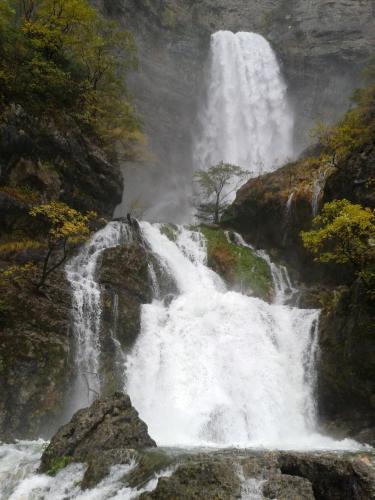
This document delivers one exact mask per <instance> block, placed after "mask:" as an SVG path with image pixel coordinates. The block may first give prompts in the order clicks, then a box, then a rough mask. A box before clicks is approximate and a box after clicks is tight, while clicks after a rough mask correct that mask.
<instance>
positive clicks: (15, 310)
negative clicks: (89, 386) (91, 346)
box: [0, 272, 73, 440]
mask: <svg viewBox="0 0 375 500" xmlns="http://www.w3.org/2000/svg"><path fill="white" fill-rule="evenodd" d="M1 299H2V302H1V305H2V308H0V386H1V390H0V440H11V439H14V438H18V439H22V438H30V437H37V436H40V435H44V436H48V435H49V433H50V432H53V431H55V430H56V427H57V426H58V425H59V422H60V415H61V412H62V408H63V405H64V401H65V394H66V392H67V389H68V386H69V382H70V380H71V376H72V369H73V360H72V351H71V349H72V342H71V340H72V339H71V332H70V308H71V298H70V290H69V286H68V283H67V282H66V279H65V276H64V273H63V272H59V273H57V274H55V275H54V276H53V279H52V280H51V283H50V287H49V289H48V293H46V294H41V295H38V294H36V293H35V290H34V289H30V288H28V287H27V286H23V287H22V288H15V289H10V290H8V293H7V296H6V297H4V295H2V297H1ZM4 307H5V309H4Z"/></svg>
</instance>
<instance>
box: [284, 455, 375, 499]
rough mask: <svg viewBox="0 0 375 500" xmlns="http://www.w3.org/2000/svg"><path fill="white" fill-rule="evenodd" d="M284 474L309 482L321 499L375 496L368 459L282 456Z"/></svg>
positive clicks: (373, 479)
mask: <svg viewBox="0 0 375 500" xmlns="http://www.w3.org/2000/svg"><path fill="white" fill-rule="evenodd" d="M278 463H279V467H280V470H281V472H282V473H283V474H290V475H293V476H299V477H304V478H306V479H308V480H309V481H310V482H311V484H312V486H313V490H314V495H315V498H316V499H317V500H351V499H358V500H368V499H369V498H374V496H375V471H374V468H373V467H372V466H370V465H369V459H368V458H366V457H365V456H364V457H363V460H361V459H359V458H355V459H347V458H343V457H338V456H337V455H335V454H313V453H295V454H294V453H281V454H280V456H279V460H278Z"/></svg>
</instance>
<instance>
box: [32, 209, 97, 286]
mask: <svg viewBox="0 0 375 500" xmlns="http://www.w3.org/2000/svg"><path fill="white" fill-rule="evenodd" d="M30 215H31V216H33V217H36V218H38V219H39V220H40V222H41V226H42V230H43V233H44V235H45V237H46V240H47V245H46V247H47V249H46V254H45V257H44V261H43V266H42V271H41V274H40V278H39V280H38V282H37V284H36V287H37V289H38V290H39V289H40V288H41V287H43V285H44V284H45V283H46V281H47V279H48V277H49V276H50V274H51V273H53V271H55V270H56V269H57V268H58V267H60V266H61V265H62V264H63V263H64V262H65V261H66V260H67V258H68V257H69V255H70V254H71V250H72V248H73V246H74V245H76V244H77V243H81V242H82V241H85V240H86V239H87V238H88V236H89V235H90V226H89V222H90V220H91V219H94V218H95V217H96V213H95V212H89V213H88V214H86V215H83V214H82V213H80V212H78V211H77V210H75V209H74V208H71V207H69V206H68V205H66V204H65V203H61V202H51V203H48V204H45V205H39V206H36V207H34V208H32V209H31V210H30Z"/></svg>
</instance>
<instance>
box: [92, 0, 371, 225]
mask: <svg viewBox="0 0 375 500" xmlns="http://www.w3.org/2000/svg"><path fill="white" fill-rule="evenodd" d="M94 3H95V4H96V5H97V6H99V7H100V8H101V9H103V11H104V12H105V13H106V14H107V15H109V16H112V17H114V18H116V19H118V20H120V22H121V23H122V25H123V26H124V27H125V28H126V29H130V30H131V31H132V32H133V33H134V35H135V38H136V41H137V45H138V49H139V60H140V68H139V72H138V73H137V74H135V75H134V76H133V77H132V79H131V81H130V85H129V87H130V91H131V93H132V94H133V95H134V98H135V102H136V105H137V108H138V111H139V113H140V115H141V118H142V120H143V124H144V128H145V131H146V133H147V135H148V138H149V148H148V153H147V155H148V157H147V159H146V160H145V161H144V162H143V166H142V169H140V168H134V169H129V168H128V170H127V172H128V176H127V181H128V182H127V185H128V191H127V192H126V193H125V194H126V203H125V206H126V205H128V204H129V202H130V201H131V199H137V198H138V196H139V195H140V198H141V204H142V207H143V211H145V212H146V214H147V216H148V217H149V218H156V219H158V218H159V219H173V220H177V221H178V220H179V219H180V218H182V216H183V213H184V209H185V206H186V204H188V203H189V189H188V184H189V182H190V179H191V172H192V148H193V143H194V133H195V131H196V130H197V122H196V120H197V116H198V112H199V109H200V107H201V106H202V105H203V102H202V92H203V89H204V86H205V76H206V75H205V69H206V63H207V58H208V54H209V44H210V35H211V34H212V33H214V32H216V31H217V30H221V29H228V30H232V31H241V30H242V31H255V32H258V33H260V34H262V35H264V36H265V37H266V38H267V39H268V40H269V41H270V42H271V44H272V46H273V48H274V50H275V51H276V52H277V54H278V56H279V60H280V62H281V65H282V70H283V74H284V76H285V78H286V81H287V83H288V87H289V95H290V99H291V102H292V104H293V106H294V109H295V113H296V138H295V140H296V151H300V150H301V149H302V148H303V147H305V146H306V145H307V144H308V143H309V141H310V137H309V130H310V129H311V127H312V126H313V124H314V122H315V121H316V119H318V118H320V119H323V120H324V121H328V122H334V121H336V120H337V118H338V117H339V116H340V115H341V114H343V112H344V111H345V109H346V108H347V107H348V105H349V97H350V95H351V94H352V91H353V89H355V88H357V87H358V86H359V85H360V84H361V71H362V69H363V67H364V66H365V65H366V62H367V61H368V59H369V57H370V55H371V52H372V49H373V46H374V43H375V16H374V13H375V12H374V11H375V6H374V3H373V2H372V1H371V0H362V1H357V0H351V1H349V0H338V1H335V2H332V1H329V0H317V1H314V2H311V1H310V0H201V1H196V0H128V1H125V0H116V1H113V0H95V2H94ZM150 155H151V156H150ZM140 184H142V187H141V188H140V187H139V186H140ZM151 207H152V209H151Z"/></svg>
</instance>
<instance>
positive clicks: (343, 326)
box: [318, 283, 375, 444]
mask: <svg viewBox="0 0 375 500" xmlns="http://www.w3.org/2000/svg"><path fill="white" fill-rule="evenodd" d="M329 297H330V301H328V299H326V300H327V302H326V303H325V307H324V309H323V312H322V315H321V319H320V327H319V337H320V339H319V346H320V356H319V361H318V404H319V413H320V418H321V421H322V423H323V424H324V426H325V427H326V429H327V431H328V432H329V433H331V434H333V435H335V434H336V435H338V436H341V437H344V436H350V437H355V438H356V439H359V440H360V441H361V442H364V443H367V444H375V434H374V430H373V429H374V414H375V380H374V375H373V374H374V373H375V349H374V342H375V335H374V333H375V326H374V325H375V317H374V304H373V302H369V300H368V298H367V296H366V294H365V292H364V290H363V288H362V286H361V284H360V283H355V284H354V285H353V286H352V287H350V288H342V289H337V290H335V291H334V292H331V294H330V296H329Z"/></svg>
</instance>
